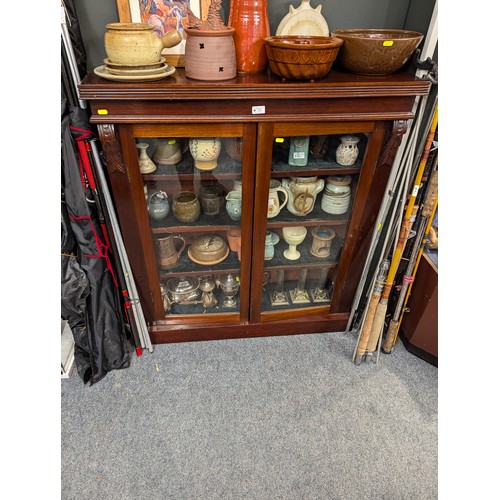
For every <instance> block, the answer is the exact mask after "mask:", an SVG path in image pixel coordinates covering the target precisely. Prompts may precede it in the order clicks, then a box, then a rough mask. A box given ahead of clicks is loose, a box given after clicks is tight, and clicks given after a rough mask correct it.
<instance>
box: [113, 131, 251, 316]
mask: <svg viewBox="0 0 500 500" xmlns="http://www.w3.org/2000/svg"><path fill="white" fill-rule="evenodd" d="M119 134H120V141H121V144H122V146H121V148H122V151H123V153H124V157H125V163H126V164H127V165H128V180H129V184H130V192H131V193H132V196H133V197H134V200H135V201H134V204H135V209H134V210H132V211H131V213H130V217H131V218H135V219H136V221H135V227H131V228H130V229H129V230H128V231H127V230H125V232H126V233H127V234H126V235H125V236H127V237H128V240H129V241H128V242H127V243H128V245H127V246H128V247H129V248H137V247H140V249H141V251H140V252H137V255H134V259H133V261H132V262H131V264H132V268H133V270H134V272H136V273H138V274H139V275H141V276H142V275H146V276H147V279H145V280H143V282H142V286H141V291H142V297H143V300H145V301H146V302H147V301H150V304H149V306H150V307H148V308H147V309H150V310H151V314H150V315H149V317H147V318H146V319H147V320H148V321H150V322H151V323H154V324H181V323H183V324H190V323H209V322H210V323H215V322H222V323H241V322H248V315H249V293H250V262H251V248H252V243H251V238H252V220H253V196H254V184H255V179H254V175H255V147H256V125H255V124H239V123H235V124H168V125H167V124H134V125H123V126H120V127H119ZM125 204H126V202H125V201H122V203H119V205H121V206H123V205H125ZM129 204H130V203H129ZM126 218H127V216H126V214H125V215H123V216H122V220H121V224H122V225H124V226H126V227H127V226H130V225H132V226H133V225H134V221H129V220H124V219H126ZM134 239H135V241H132V240H134ZM137 239H140V245H138V244H137V243H138V242H137ZM146 287H149V290H147V289H145V288H146Z"/></svg>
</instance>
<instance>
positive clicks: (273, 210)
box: [267, 179, 288, 219]
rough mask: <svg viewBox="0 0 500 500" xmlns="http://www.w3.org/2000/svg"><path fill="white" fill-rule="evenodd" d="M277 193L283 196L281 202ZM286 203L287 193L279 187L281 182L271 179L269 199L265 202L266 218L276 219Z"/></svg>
mask: <svg viewBox="0 0 500 500" xmlns="http://www.w3.org/2000/svg"><path fill="white" fill-rule="evenodd" d="M279 193H282V195H283V196H284V200H283V202H280V199H279ZM287 201H288V193H287V191H286V189H285V188H282V187H281V182H280V181H279V180H278V179H271V181H270V182H269V198H268V202H267V218H268V219H271V218H273V217H276V216H277V215H278V214H279V213H280V212H281V209H282V208H283V207H284V206H285V205H286V203H287Z"/></svg>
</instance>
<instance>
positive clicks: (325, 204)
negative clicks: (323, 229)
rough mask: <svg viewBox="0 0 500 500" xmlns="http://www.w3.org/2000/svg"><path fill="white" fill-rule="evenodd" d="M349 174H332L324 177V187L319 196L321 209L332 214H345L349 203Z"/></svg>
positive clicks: (350, 179)
mask: <svg viewBox="0 0 500 500" xmlns="http://www.w3.org/2000/svg"><path fill="white" fill-rule="evenodd" d="M351 181H352V178H351V176H350V175H332V176H330V177H327V179H326V182H327V184H326V188H325V190H324V191H323V197H322V198H321V209H322V210H323V211H324V212H326V213H328V214H334V215H340V214H345V213H346V212H347V211H348V210H349V205H350V204H351V186H350V184H351Z"/></svg>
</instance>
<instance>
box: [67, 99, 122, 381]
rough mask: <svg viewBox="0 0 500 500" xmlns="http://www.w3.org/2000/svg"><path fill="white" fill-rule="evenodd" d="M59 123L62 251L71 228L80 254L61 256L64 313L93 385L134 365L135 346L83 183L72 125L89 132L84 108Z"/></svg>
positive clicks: (83, 373)
mask: <svg viewBox="0 0 500 500" xmlns="http://www.w3.org/2000/svg"><path fill="white" fill-rule="evenodd" d="M61 125H62V129H61V138H62V182H63V186H62V188H63V199H64V202H65V203H64V206H65V208H66V211H67V219H66V217H65V216H64V210H62V214H63V217H62V221H64V222H63V235H64V236H63V238H62V248H63V250H62V253H63V254H64V253H67V252H65V251H64V249H66V248H67V247H69V246H71V245H70V241H71V237H70V236H68V235H67V234H66V233H69V232H70V231H71V232H72V233H73V238H74V242H75V245H74V253H75V254H76V258H75V259H72V258H69V259H66V260H65V259H64V258H63V259H62V260H63V263H62V270H61V271H62V275H61V289H62V290H61V299H62V314H63V319H67V320H68V324H70V326H71V327H72V333H73V337H74V340H75V344H76V348H75V364H76V368H77V371H78V374H79V375H80V377H81V378H82V380H83V381H84V383H87V382H90V384H91V385H92V384H94V383H96V382H98V381H99V380H101V379H102V378H103V377H104V376H105V375H106V374H107V373H108V372H110V371H111V370H115V369H121V368H127V367H128V366H130V351H131V346H130V344H129V342H128V340H127V336H126V329H125V325H124V323H123V321H122V318H121V311H120V307H121V304H120V301H119V294H118V293H117V282H116V279H115V276H114V271H113V266H112V263H111V260H110V257H109V250H110V249H109V248H108V247H107V246H106V243H105V238H104V234H103V231H102V229H101V226H100V221H99V219H98V217H97V213H96V209H95V204H94V203H92V202H89V201H88V199H90V198H91V196H90V194H91V193H89V192H88V188H87V187H86V185H85V183H82V179H83V174H82V170H81V165H80V158H79V153H78V147H77V146H76V141H75V138H74V136H73V133H72V132H71V129H70V127H76V128H77V129H86V130H88V131H89V132H91V130H90V127H89V124H88V121H87V112H86V110H84V109H81V108H69V113H67V114H66V115H64V116H63V118H62V122H61ZM68 221H69V225H68ZM63 257H64V255H63ZM65 315H66V317H64V316H65ZM83 317H84V318H83Z"/></svg>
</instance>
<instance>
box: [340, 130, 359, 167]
mask: <svg viewBox="0 0 500 500" xmlns="http://www.w3.org/2000/svg"><path fill="white" fill-rule="evenodd" d="M358 142H359V137H356V136H355V135H343V136H342V137H341V138H340V144H339V145H338V147H337V150H336V151H335V159H336V161H337V163H338V164H339V165H343V166H344V167H350V166H351V165H354V163H356V159H357V158H358V154H359V149H358Z"/></svg>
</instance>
